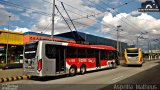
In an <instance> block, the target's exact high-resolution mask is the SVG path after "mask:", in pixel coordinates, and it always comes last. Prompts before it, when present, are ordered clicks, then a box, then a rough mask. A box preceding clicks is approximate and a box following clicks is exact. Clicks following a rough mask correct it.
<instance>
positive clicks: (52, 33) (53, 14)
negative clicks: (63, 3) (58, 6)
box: [51, 0, 55, 40]
mask: <svg viewBox="0 0 160 90" xmlns="http://www.w3.org/2000/svg"><path fill="white" fill-rule="evenodd" d="M54 17H55V0H53V12H52V31H51V38H53V35H54ZM53 40H54V39H53Z"/></svg>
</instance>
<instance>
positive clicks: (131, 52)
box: [127, 49, 138, 57]
mask: <svg viewBox="0 0 160 90" xmlns="http://www.w3.org/2000/svg"><path fill="white" fill-rule="evenodd" d="M127 55H128V56H129V57H137V56H138V49H134V50H128V49H127Z"/></svg>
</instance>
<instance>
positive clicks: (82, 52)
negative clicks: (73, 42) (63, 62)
mask: <svg viewBox="0 0 160 90" xmlns="http://www.w3.org/2000/svg"><path fill="white" fill-rule="evenodd" d="M78 57H79V58H86V50H85V49H84V48H78Z"/></svg>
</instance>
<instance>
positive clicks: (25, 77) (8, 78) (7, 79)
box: [0, 75, 31, 83]
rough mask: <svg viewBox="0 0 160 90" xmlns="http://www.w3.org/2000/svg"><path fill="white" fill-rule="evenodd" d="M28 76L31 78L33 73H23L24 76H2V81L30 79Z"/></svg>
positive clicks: (0, 81)
mask: <svg viewBox="0 0 160 90" xmlns="http://www.w3.org/2000/svg"><path fill="white" fill-rule="evenodd" d="M28 78H31V75H23V76H15V77H7V78H0V83H2V82H10V81H16V80H25V79H28Z"/></svg>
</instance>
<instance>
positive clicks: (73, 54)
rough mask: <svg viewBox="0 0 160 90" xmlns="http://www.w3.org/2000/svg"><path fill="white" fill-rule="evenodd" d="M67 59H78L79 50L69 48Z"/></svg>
mask: <svg viewBox="0 0 160 90" xmlns="http://www.w3.org/2000/svg"><path fill="white" fill-rule="evenodd" d="M66 57H67V58H76V57H77V49H76V48H74V47H67V49H66Z"/></svg>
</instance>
